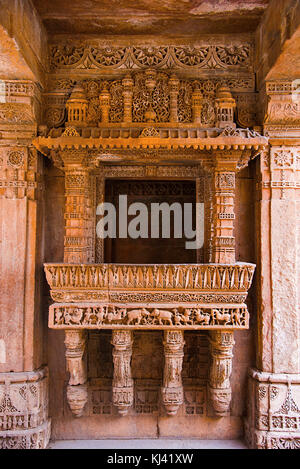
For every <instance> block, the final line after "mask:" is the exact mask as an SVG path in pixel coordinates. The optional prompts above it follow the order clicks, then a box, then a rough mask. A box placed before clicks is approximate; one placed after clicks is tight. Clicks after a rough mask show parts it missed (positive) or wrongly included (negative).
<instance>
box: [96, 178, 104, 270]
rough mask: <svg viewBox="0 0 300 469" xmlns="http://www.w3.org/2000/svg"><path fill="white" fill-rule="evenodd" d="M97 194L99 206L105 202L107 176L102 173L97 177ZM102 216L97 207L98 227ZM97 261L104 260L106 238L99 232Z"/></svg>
mask: <svg viewBox="0 0 300 469" xmlns="http://www.w3.org/2000/svg"><path fill="white" fill-rule="evenodd" d="M96 194H97V195H96V200H97V202H96V203H97V206H98V205H100V204H103V203H104V202H105V178H104V176H103V175H102V174H101V175H99V176H97V178H96ZM100 218H101V217H100V216H99V215H97V207H96V228H97V223H98V221H99V220H100ZM96 262H97V263H102V262H104V239H103V237H101V236H98V234H97V238H96Z"/></svg>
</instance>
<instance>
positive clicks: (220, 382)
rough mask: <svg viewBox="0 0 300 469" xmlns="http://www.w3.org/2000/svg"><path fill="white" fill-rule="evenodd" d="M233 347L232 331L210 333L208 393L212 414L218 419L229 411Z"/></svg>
mask: <svg viewBox="0 0 300 469" xmlns="http://www.w3.org/2000/svg"><path fill="white" fill-rule="evenodd" d="M233 346H234V338H233V331H224V332H223V331H211V332H210V353H211V368H210V375H209V391H210V399H211V402H212V406H213V409H214V412H215V414H216V415H217V416H220V417H222V416H225V415H227V414H228V412H229V409H230V402H231V386H230V376H231V371H232V357H233V353H232V350H233Z"/></svg>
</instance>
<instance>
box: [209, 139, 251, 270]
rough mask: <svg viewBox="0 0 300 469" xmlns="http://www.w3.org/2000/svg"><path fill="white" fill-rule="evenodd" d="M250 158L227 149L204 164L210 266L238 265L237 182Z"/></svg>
mask: <svg viewBox="0 0 300 469" xmlns="http://www.w3.org/2000/svg"><path fill="white" fill-rule="evenodd" d="M230 142H231V139H229V142H228V143H230ZM250 157H251V150H247V149H245V148H244V149H243V150H239V149H236V150H227V149H226V148H225V145H224V149H223V150H213V151H212V152H211V154H210V155H207V156H206V157H205V158H203V160H202V163H203V167H204V169H205V171H206V172H207V176H206V189H208V197H206V202H205V213H206V229H205V232H206V241H205V244H206V254H207V253H208V252H207V249H209V251H210V252H209V257H210V259H209V261H210V262H213V263H216V264H235V237H234V221H235V213H234V200H235V189H236V187H235V178H236V173H237V172H238V171H239V170H240V169H241V168H243V167H246V166H247V164H248V161H249V159H250ZM207 238H208V239H207ZM207 260H208V259H207Z"/></svg>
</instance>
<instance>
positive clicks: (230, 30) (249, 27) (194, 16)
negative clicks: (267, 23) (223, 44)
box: [32, 0, 269, 36]
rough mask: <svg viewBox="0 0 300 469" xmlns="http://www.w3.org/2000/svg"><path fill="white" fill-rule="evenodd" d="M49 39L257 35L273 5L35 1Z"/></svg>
mask: <svg viewBox="0 0 300 469" xmlns="http://www.w3.org/2000/svg"><path fill="white" fill-rule="evenodd" d="M32 1H33V3H34V5H35V7H36V9H37V11H38V12H39V14H40V16H41V18H42V20H43V22H44V25H45V27H46V29H47V30H48V33H49V35H50V36H53V35H58V34H70V35H76V34H84V35H106V36H107V35H118V36H120V35H163V36H165V35H166V36H190V35H197V36H198V35H200V34H234V33H237V34H238V33H249V32H252V31H255V29H256V28H257V25H258V23H259V21H260V18H261V16H262V15H263V13H264V11H265V9H266V8H267V6H268V3H269V0H243V1H242V0H64V1H62V0H32Z"/></svg>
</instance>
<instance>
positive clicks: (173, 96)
mask: <svg viewBox="0 0 300 469" xmlns="http://www.w3.org/2000/svg"><path fill="white" fill-rule="evenodd" d="M169 86H170V122H178V94H179V80H178V78H177V77H176V76H173V75H172V76H171V78H170V80H169Z"/></svg>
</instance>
